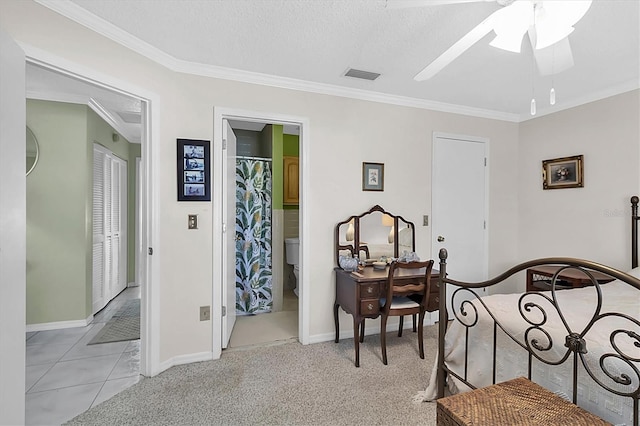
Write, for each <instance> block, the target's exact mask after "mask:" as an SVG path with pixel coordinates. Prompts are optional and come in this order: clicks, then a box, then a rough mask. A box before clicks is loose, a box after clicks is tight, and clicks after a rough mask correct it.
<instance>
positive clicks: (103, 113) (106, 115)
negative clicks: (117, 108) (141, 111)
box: [88, 98, 140, 143]
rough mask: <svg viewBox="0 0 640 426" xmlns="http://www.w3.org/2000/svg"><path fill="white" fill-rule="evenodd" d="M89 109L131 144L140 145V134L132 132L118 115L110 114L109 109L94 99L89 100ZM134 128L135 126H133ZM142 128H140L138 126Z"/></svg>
mask: <svg viewBox="0 0 640 426" xmlns="http://www.w3.org/2000/svg"><path fill="white" fill-rule="evenodd" d="M88 105H89V108H91V109H92V110H93V112H95V113H96V114H98V116H99V117H100V118H102V119H103V120H104V121H105V122H106V123H107V124H108V125H109V126H111V127H112V128H113V129H114V130H115V131H116V132H118V133H120V134H121V135H122V136H124V138H125V139H126V140H127V141H128V142H130V143H140V136H139V134H140V132H139V131H138V132H137V135H136V134H134V132H131V131H130V130H129V128H128V127H127V125H126V124H125V122H124V121H123V120H122V119H121V118H120V117H118V116H117V115H114V114H112V113H111V112H109V110H108V109H106V108H105V107H103V106H102V104H100V102H98V101H96V100H95V99H93V98H90V99H89V103H88ZM131 126H134V125H131ZM138 127H140V126H138Z"/></svg>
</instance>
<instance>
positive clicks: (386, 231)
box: [333, 205, 439, 367]
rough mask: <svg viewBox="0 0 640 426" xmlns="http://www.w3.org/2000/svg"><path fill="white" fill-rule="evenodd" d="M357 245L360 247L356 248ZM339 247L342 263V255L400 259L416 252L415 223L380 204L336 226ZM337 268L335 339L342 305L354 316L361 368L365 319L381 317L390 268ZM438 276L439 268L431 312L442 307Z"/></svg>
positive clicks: (434, 278)
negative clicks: (381, 306) (351, 269)
mask: <svg viewBox="0 0 640 426" xmlns="http://www.w3.org/2000/svg"><path fill="white" fill-rule="evenodd" d="M364 241H366V243H364ZM356 247H358V250H356V249H355V248H356ZM365 247H366V250H365ZM335 249H336V253H335V255H336V263H337V264H338V265H339V264H340V262H339V261H340V256H341V255H342V256H345V255H350V256H356V255H358V256H359V257H360V259H361V260H364V261H365V262H366V263H367V264H370V263H371V262H372V261H374V260H379V256H387V257H393V258H397V257H399V256H401V255H403V254H404V252H405V251H406V252H414V251H415V226H414V224H413V223H412V222H409V221H406V220H404V219H403V218H402V217H401V216H396V215H393V214H391V213H389V212H387V211H385V210H384V209H383V208H382V207H380V206H377V205H376V206H374V207H372V208H371V209H370V210H369V211H367V212H364V213H362V214H360V215H357V216H351V217H349V218H347V219H346V220H344V221H342V222H339V223H338V224H337V225H336V228H335ZM356 253H357V254H356ZM369 256H371V257H369ZM334 271H335V277H336V297H335V302H334V304H333V316H334V321H335V327H336V339H335V342H336V343H338V342H339V340H340V323H339V308H342V309H343V310H344V311H345V312H346V313H348V314H350V315H351V316H352V317H353V343H354V348H355V366H356V367H359V366H360V341H361V340H362V338H363V337H364V336H363V333H364V320H365V319H366V318H377V317H378V316H379V315H380V297H382V296H383V295H384V294H385V289H386V283H387V278H388V274H389V267H388V266H387V267H386V268H384V269H376V268H374V267H373V266H365V267H364V268H359V270H356V271H346V270H344V269H342V268H340V267H336V268H335V269H334ZM422 275H424V272H423V274H422ZM396 276H397V277H400V278H396V279H402V277H405V278H406V279H407V280H410V279H415V276H416V274H415V272H413V273H411V272H408V271H406V270H400V271H399V272H398V274H397V275H396ZM438 277H439V276H438V271H437V270H435V269H434V270H432V272H431V293H430V296H429V304H428V309H427V310H428V311H429V312H433V311H437V310H438V305H439V293H438V292H439V289H438V285H437V282H438Z"/></svg>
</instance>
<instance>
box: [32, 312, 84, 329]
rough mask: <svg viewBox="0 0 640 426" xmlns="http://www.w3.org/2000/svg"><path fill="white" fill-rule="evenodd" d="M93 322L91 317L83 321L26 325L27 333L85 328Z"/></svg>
mask: <svg viewBox="0 0 640 426" xmlns="http://www.w3.org/2000/svg"><path fill="white" fill-rule="evenodd" d="M91 321H93V315H91V316H89V317H88V318H87V319H84V320H72V321H57V322H44V323H41V324H27V327H26V330H27V332H34V331H48V330H59V329H62V328H75V327H86V326H87V325H89V324H91Z"/></svg>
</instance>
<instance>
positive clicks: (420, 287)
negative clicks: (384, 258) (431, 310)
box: [385, 260, 433, 307]
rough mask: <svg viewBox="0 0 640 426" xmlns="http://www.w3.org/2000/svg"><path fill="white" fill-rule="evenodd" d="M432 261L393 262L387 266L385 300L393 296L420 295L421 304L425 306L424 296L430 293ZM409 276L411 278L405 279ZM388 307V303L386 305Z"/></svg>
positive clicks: (425, 299) (426, 301)
mask: <svg viewBox="0 0 640 426" xmlns="http://www.w3.org/2000/svg"><path fill="white" fill-rule="evenodd" d="M432 268H433V260H425V261H414V262H393V263H392V264H391V266H389V275H388V278H387V289H386V293H387V294H386V300H388V301H390V300H392V298H393V296H409V295H420V296H422V297H421V303H422V305H423V306H424V307H426V306H427V303H428V300H427V297H425V296H426V295H428V294H429V293H430V292H431V269H432ZM407 276H410V277H412V278H410V279H407V278H406V277H407ZM385 305H387V307H388V305H389V304H388V303H386V304H385Z"/></svg>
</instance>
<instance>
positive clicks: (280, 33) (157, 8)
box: [42, 0, 640, 121]
mask: <svg viewBox="0 0 640 426" xmlns="http://www.w3.org/2000/svg"><path fill="white" fill-rule="evenodd" d="M71 1H72V5H73V6H74V7H78V6H79V7H80V8H83V9H84V12H85V13H86V12H90V14H92V15H96V16H97V17H99V18H101V19H102V20H104V21H106V23H105V22H103V24H105V25H113V26H116V27H118V28H119V29H121V30H124V31H126V33H128V34H129V35H131V36H132V37H135V38H137V39H139V40H142V41H144V42H146V43H148V44H149V45H151V46H153V47H154V48H156V49H158V50H159V51H161V52H164V53H165V54H168V55H170V56H171V57H173V58H175V59H176V60H181V61H186V62H189V63H197V64H205V65H211V66H215V67H223V68H225V69H232V70H241V71H248V72H252V73H260V74H265V75H268V76H277V77H283V78H286V79H295V80H296V81H298V80H300V81H304V82H313V83H320V84H321V85H323V86H325V85H329V86H326V87H339V88H347V89H356V90H365V91H369V92H373V93H377V94H385V95H391V96H398V97H404V98H411V99H415V100H417V101H420V102H426V104H425V105H427V106H428V103H429V102H431V103H433V105H436V106H437V105H440V104H443V105H445V106H455V107H461V108H468V109H471V110H472V109H478V110H482V111H488V112H495V113H498V114H503V115H504V116H509V117H512V118H514V119H515V120H516V121H518V120H522V119H527V118H528V117H529V103H530V100H531V97H532V94H533V95H535V97H536V98H537V104H538V112H539V114H544V113H548V112H552V111H554V110H560V109H564V108H567V107H570V106H574V105H578V104H580V103H583V102H586V101H590V100H594V99H598V98H601V97H604V96H607V95H611V94H615V93H620V92H622V91H626V90H631V89H633V88H637V87H639V86H640V1H638V0H594V1H593V4H592V6H591V8H590V10H589V11H588V12H587V14H586V15H585V17H584V18H583V19H582V20H581V21H580V22H579V23H578V24H577V25H576V29H575V31H574V32H573V33H572V34H571V35H570V37H569V41H570V44H571V47H572V50H573V56H574V61H575V66H574V67H572V68H571V69H569V70H567V71H564V72H562V73H559V74H556V75H555V76H553V84H554V86H555V90H556V93H557V104H556V105H555V107H551V106H550V105H549V104H548V93H549V89H550V88H551V84H552V77H550V76H546V77H543V76H540V75H539V74H538V73H537V71H535V69H534V66H533V60H532V52H531V47H530V45H529V43H528V40H526V39H525V42H523V45H522V53H520V54H515V53H510V52H506V51H502V50H499V49H495V48H493V47H490V46H489V42H490V41H491V40H492V38H493V34H489V35H487V36H486V37H485V38H484V39H482V40H481V41H480V42H478V43H476V44H475V45H474V46H473V47H471V48H470V49H469V50H467V51H466V52H465V53H464V54H462V56H460V57H459V58H457V59H456V60H455V61H454V62H453V63H451V64H450V65H449V66H447V67H446V68H445V69H444V70H443V71H441V72H440V73H439V74H437V75H436V76H435V77H433V78H432V79H430V80H428V81H424V82H417V81H414V80H413V77H414V76H415V75H416V74H417V73H418V72H420V71H421V70H422V69H423V68H424V67H425V66H426V65H428V64H429V63H430V62H431V61H433V60H434V59H435V58H436V57H438V56H439V55H440V54H441V53H442V52H444V51H445V50H446V49H447V48H448V47H450V46H451V45H452V44H453V43H455V42H456V41H457V40H458V39H459V38H460V37H462V36H463V35H464V34H466V33H467V32H468V31H469V30H471V29H472V28H473V27H475V26H476V25H477V24H479V23H480V22H481V21H482V20H483V19H485V18H486V17H487V16H489V15H490V14H491V13H492V12H494V11H496V10H498V9H499V8H500V7H501V6H500V5H499V4H498V3H496V2H493V1H482V2H477V3H462V4H448V5H429V6H421V7H408V8H391V7H386V6H387V2H386V1H385V0H135V1H120V0H71ZM392 1H393V0H389V2H392ZM42 2H43V4H45V5H46V2H45V1H44V0H43V1H42ZM67 3H69V2H67ZM421 3H425V2H421ZM90 14H86V15H87V16H92V15H90ZM98 21H100V20H98ZM107 23H108V24H107ZM84 24H85V25H88V26H90V25H91V22H84ZM131 45H134V43H132V44H131ZM348 68H357V69H361V70H366V71H372V72H376V73H380V74H381V76H380V77H379V78H378V79H377V80H375V81H363V80H358V79H354V78H350V77H345V76H344V73H345V72H346V71H347V69H348Z"/></svg>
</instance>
